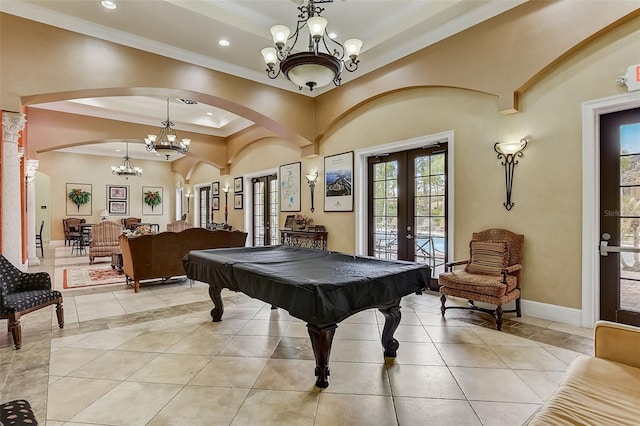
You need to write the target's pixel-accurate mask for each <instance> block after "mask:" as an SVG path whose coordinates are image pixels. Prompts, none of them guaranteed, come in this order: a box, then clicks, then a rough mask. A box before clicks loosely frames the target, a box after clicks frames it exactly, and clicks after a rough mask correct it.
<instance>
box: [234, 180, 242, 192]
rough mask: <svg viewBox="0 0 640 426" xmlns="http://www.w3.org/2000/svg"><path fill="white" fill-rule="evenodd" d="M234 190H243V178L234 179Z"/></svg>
mask: <svg viewBox="0 0 640 426" xmlns="http://www.w3.org/2000/svg"><path fill="white" fill-rule="evenodd" d="M233 192H242V178H241V177H237V178H235V179H234V180H233Z"/></svg>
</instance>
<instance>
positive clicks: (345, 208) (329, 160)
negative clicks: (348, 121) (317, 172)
mask: <svg viewBox="0 0 640 426" xmlns="http://www.w3.org/2000/svg"><path fill="white" fill-rule="evenodd" d="M324 211H325V212H352V211H353V151H349V152H344V153H342V154H336V155H329V156H326V157H324Z"/></svg>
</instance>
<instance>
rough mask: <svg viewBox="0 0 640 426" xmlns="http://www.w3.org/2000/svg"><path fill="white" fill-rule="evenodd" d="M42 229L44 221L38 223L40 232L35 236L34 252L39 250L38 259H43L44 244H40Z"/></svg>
mask: <svg viewBox="0 0 640 426" xmlns="http://www.w3.org/2000/svg"><path fill="white" fill-rule="evenodd" d="M42 229H44V220H43V221H42V222H41V223H40V232H38V233H37V234H36V250H37V249H40V254H41V256H40V257H44V244H42Z"/></svg>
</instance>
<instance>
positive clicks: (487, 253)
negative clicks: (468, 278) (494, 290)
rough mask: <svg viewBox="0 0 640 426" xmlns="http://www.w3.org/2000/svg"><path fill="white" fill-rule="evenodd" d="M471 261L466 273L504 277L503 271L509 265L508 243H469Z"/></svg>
mask: <svg viewBox="0 0 640 426" xmlns="http://www.w3.org/2000/svg"><path fill="white" fill-rule="evenodd" d="M469 249H470V251H471V257H470V261H469V263H468V264H467V266H466V268H465V271H466V272H468V273H470V274H482V275H502V269H503V268H506V267H507V266H508V264H509V255H508V252H509V251H508V244H507V242H506V241H477V240H471V242H470V243H469Z"/></svg>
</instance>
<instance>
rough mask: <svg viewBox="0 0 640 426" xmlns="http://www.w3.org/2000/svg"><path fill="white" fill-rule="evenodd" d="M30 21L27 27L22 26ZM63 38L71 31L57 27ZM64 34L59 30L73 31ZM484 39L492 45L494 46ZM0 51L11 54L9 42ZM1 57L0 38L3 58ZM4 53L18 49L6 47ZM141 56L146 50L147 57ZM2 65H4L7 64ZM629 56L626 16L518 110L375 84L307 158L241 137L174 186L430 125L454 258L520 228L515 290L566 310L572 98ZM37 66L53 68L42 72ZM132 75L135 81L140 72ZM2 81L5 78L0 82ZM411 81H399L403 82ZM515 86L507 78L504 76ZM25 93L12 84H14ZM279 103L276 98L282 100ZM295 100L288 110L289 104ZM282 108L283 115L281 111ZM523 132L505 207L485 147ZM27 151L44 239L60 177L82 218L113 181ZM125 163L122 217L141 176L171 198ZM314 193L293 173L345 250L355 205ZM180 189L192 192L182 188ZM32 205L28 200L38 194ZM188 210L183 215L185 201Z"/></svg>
mask: <svg viewBox="0 0 640 426" xmlns="http://www.w3.org/2000/svg"><path fill="white" fill-rule="evenodd" d="M15 21H16V20H14V19H13V18H12V19H11V20H10V22H11V23H12V25H13V26H12V29H13V31H15V32H16V33H18V34H20V33H21V32H22V31H23V30H21V29H20V26H19V24H20V23H18V22H15ZM31 26H32V25H31V24H30V25H29V27H31ZM557 30H558V31H560V30H559V29H557ZM57 32H58V31H57V30H56V33H57ZM60 36H61V35H60ZM64 36H65V37H71V36H70V35H68V34H65V35H64ZM548 36H549V37H553V31H550V30H549V31H548ZM75 37H76V36H73V37H71V38H73V39H75ZM98 44H100V45H102V44H103V43H102V42H100V43H98ZM19 47H20V48H24V49H27V48H28V47H29V44H24V45H22V44H21V45H20V46H19ZM493 48H494V49H495V48H496V46H493ZM12 49H13V50H14V51H15V50H16V47H14V48H12ZM18 50H19V49H18ZM118 50H120V49H118ZM27 53H28V51H27V50H25V51H24V52H19V55H25V54H27ZM125 53H126V55H125V56H127V57H128V56H131V55H133V54H132V52H130V51H129V50H128V49H127V51H126V52H125ZM4 55H5V51H4V44H3V59H4ZM15 55H16V56H17V57H19V55H18V53H16V54H15ZM523 55H526V53H523ZM142 56H144V57H147V56H148V54H144V55H142ZM517 61H518V57H514V58H513V62H517ZM6 62H9V61H3V64H5V65H6ZM63 62H64V63H65V64H66V65H65V66H67V67H69V66H72V63H73V61H63ZM67 62H68V63H67ZM12 63H13V65H14V66H15V64H16V63H17V62H16V61H13V62H12ZM637 63H640V18H635V19H633V20H631V21H629V22H627V23H626V24H624V25H622V26H621V27H619V28H618V29H616V30H614V31H612V32H610V33H608V34H606V35H605V36H603V37H601V38H600V39H597V40H596V41H595V42H593V43H591V44H589V45H587V46H586V47H584V48H581V49H580V50H578V51H577V53H575V54H573V55H572V56H569V57H568V58H566V59H565V61H564V62H562V63H560V64H559V65H558V66H557V67H556V68H554V69H553V70H552V71H550V72H548V73H547V74H546V75H545V76H544V77H542V78H539V79H536V83H535V84H533V85H532V86H531V87H528V88H527V91H526V92H524V93H522V94H520V96H519V99H520V105H519V107H520V108H519V109H520V112H519V113H517V114H513V115H502V114H500V112H499V110H500V106H499V100H498V98H497V96H495V95H491V94H487V93H481V92H477V91H470V90H463V89H454V88H447V87H435V86H433V87H419V88H411V89H407V90H399V91H396V92H393V93H386V94H380V93H376V94H375V95H376V96H375V97H370V98H368V99H366V101H364V102H358V103H357V106H356V107H354V109H353V110H350V111H349V112H348V113H346V114H344V115H340V116H341V117H342V118H340V119H339V120H338V121H337V122H336V123H334V124H333V125H332V126H330V127H329V128H328V129H324V128H323V129H322V133H323V138H322V139H321V140H320V141H319V154H320V155H319V156H317V157H311V158H301V157H300V151H299V146H297V145H295V144H292V143H291V140H289V141H288V142H284V138H282V139H280V138H267V139H260V140H257V141H254V143H252V144H250V145H248V146H246V145H242V146H243V147H244V148H243V149H241V150H239V151H238V152H237V153H235V151H234V155H233V162H232V164H231V173H230V174H229V175H224V176H219V172H218V171H217V169H215V168H213V167H211V166H207V165H204V164H200V165H198V166H197V167H196V169H195V171H194V173H193V174H192V175H191V176H190V179H189V181H188V182H185V183H184V186H185V188H189V187H191V188H192V187H193V185H194V184H198V183H204V182H207V183H209V182H212V181H216V180H218V179H219V181H220V182H221V187H223V186H224V185H225V184H227V183H228V184H229V185H230V186H232V183H233V178H234V177H239V176H248V175H252V174H254V173H257V172H258V171H262V170H268V169H273V168H277V167H278V166H280V165H283V164H288V163H292V162H295V161H301V163H302V173H303V174H304V173H306V172H312V171H314V170H318V171H320V173H322V171H323V170H322V169H323V157H324V156H327V155H332V154H337V153H341V152H345V151H350V150H354V151H355V150H358V149H360V148H368V147H374V146H377V145H380V144H386V143H390V142H397V141H402V140H406V139H409V138H414V137H418V136H423V135H429V134H433V133H438V132H442V131H453V133H454V138H455V148H454V149H455V167H454V170H453V173H454V177H455V191H454V197H455V217H454V218H453V220H454V228H455V233H454V235H453V236H452V241H453V242H454V244H455V257H456V258H463V257H465V256H466V254H467V244H468V241H469V238H470V236H471V233H472V232H474V231H477V230H481V229H484V228H488V227H494V226H499V227H504V228H508V229H511V230H513V231H516V232H521V233H523V234H525V237H526V243H525V244H526V246H525V264H526V265H525V271H524V281H523V295H524V298H525V299H528V300H532V301H538V302H543V303H548V304H553V305H560V306H565V307H569V308H580V304H581V214H582V210H581V209H582V206H581V202H582V200H581V190H582V186H581V183H582V181H581V179H582V178H581V176H582V162H581V150H582V134H581V125H582V122H581V104H582V102H584V101H585V100H590V99H598V98H602V97H607V96H613V95H616V94H619V93H622V92H623V91H624V88H621V87H619V86H617V85H616V84H615V79H616V77H617V76H618V75H620V74H622V73H624V71H625V70H626V67H627V66H629V65H632V64H637ZM74 64H75V63H74ZM402 65H403V66H404V67H407V64H406V61H403V64H402ZM73 66H74V67H75V65H73ZM432 66H437V64H432ZM45 68H46V67H45ZM3 69H4V68H3ZM32 69H38V67H32ZM189 69H191V67H189ZM420 70H422V68H420ZM68 71H69V72H70V73H71V72H72V71H73V72H75V73H76V74H77V71H76V70H75V69H74V70H72V69H68ZM47 72H53V71H52V70H51V69H47ZM424 72H426V70H425V71H424ZM508 73H509V69H508V68H504V67H503V68H500V69H495V66H492V64H491V63H487V64H485V67H484V68H483V69H482V72H481V73H480V72H479V75H480V77H483V76H488V75H490V76H494V77H493V78H496V77H495V76H498V77H499V76H504V75H505V74H508ZM161 77H162V76H155V77H154V78H155V80H154V81H155V84H156V85H157V86H158V87H160V86H162V85H163V84H164V83H166V82H164V80H163V78H161ZM16 78H17V77H16ZM136 78H140V79H142V80H144V79H143V78H142V76H137V77H136ZM371 78H373V77H371ZM483 78H484V77H483ZM44 80H46V78H45V79H43V78H38V81H39V84H40V85H41V86H38V88H39V89H38V88H36V89H29V90H41V91H43V92H51V91H54V90H64V89H67V90H72V89H78V90H80V89H82V87H79V83H77V82H75V80H73V79H70V78H68V77H67V80H73V81H74V82H73V84H71V82H67V83H65V84H67V85H70V86H69V87H67V86H64V87H58V86H56V87H53V88H49V89H47V87H49V86H47V85H46V81H44ZM358 80H359V79H356V80H354V81H353V82H351V83H349V85H348V86H349V87H350V88H351V89H350V90H342V91H341V89H338V90H337V91H336V92H334V93H333V94H332V95H331V96H330V97H334V96H339V95H340V94H345V96H346V94H348V93H349V92H350V91H351V90H355V89H352V88H353V87H354V85H357V82H358ZM364 80H366V78H364ZM7 81H8V80H6V79H5V78H4V76H3V81H2V84H3V93H5V92H6V93H8V92H9V91H11V90H14V87H13V86H11V87H8V86H10V84H8V83H7ZM127 81H128V80H127ZM9 83H12V81H11V80H9ZM413 83H414V82H412V81H409V82H408V84H409V85H410V86H412V85H413ZM525 83H527V82H524V81H523V82H520V83H518V84H521V85H525ZM24 84H27V83H21V85H18V86H17V89H15V90H18V89H20V88H21V87H22V88H23V86H24ZM86 84H87V85H88V86H91V85H92V84H94V83H92V82H86ZM141 84H142V83H141ZM514 84H515V83H514ZM123 85H124V86H126V85H127V84H126V81H123ZM76 86H78V87H76ZM169 86H170V85H169ZM346 87H347V85H345V88H346ZM516 87H519V86H517V84H516ZM189 89H190V90H193V91H197V90H202V91H209V90H210V91H213V92H215V89H213V88H210V86H206V87H204V88H194V87H191V88H189ZM189 89H187V90H189ZM25 90H26V89H24V88H23V89H22V91H21V93H23V92H25ZM18 91H19V90H18ZM356 91H357V90H356ZM365 92H366V91H365V90H364V89H363V90H361V91H360V93H359V94H358V96H362V95H363V93H365ZM330 93H331V92H330ZM378 95H380V96H379V97H378ZM208 96H212V95H208ZM287 96H288V95H287ZM367 96H372V95H367ZM14 97H15V96H14ZM3 102H4V101H3ZM283 103H284V102H281V103H278V105H279V106H282V104H283ZM296 105H297V104H294V106H291V107H289V109H292V110H296ZM325 107H327V108H330V107H331V105H329V106H327V105H325ZM282 109H286V108H285V107H283V108H282ZM345 109H347V108H342V109H340V111H341V112H342V111H344V110H345ZM305 111H306V109H305ZM316 112H319V111H316ZM341 112H340V113H336V114H341ZM282 114H283V115H285V116H286V113H285V112H283V113H282ZM316 118H317V117H316ZM307 121H308V120H307ZM294 127H295V126H294ZM316 131H317V129H316ZM300 133H301V134H305V135H308V134H311V133H312V132H311V130H309V129H307V128H306V127H305V129H302V130H300ZM525 136H526V137H528V138H530V140H531V142H530V145H529V146H528V148H527V149H526V151H525V154H524V157H523V158H522V159H521V160H520V164H519V165H518V166H517V169H516V176H515V183H514V192H513V201H514V202H515V206H514V208H513V210H512V211H510V212H507V211H506V210H505V209H504V207H503V206H502V203H503V202H504V197H505V194H504V177H503V169H502V168H501V166H500V161H499V160H498V159H497V158H496V154H495V152H494V151H493V148H492V147H493V144H494V143H495V142H496V141H505V140H511V139H516V140H517V139H520V138H521V137H525ZM38 159H39V160H40V161H41V163H40V169H39V171H40V172H42V173H45V174H46V175H48V176H49V177H50V178H51V203H52V205H51V207H50V208H51V210H50V215H51V223H52V227H51V236H52V239H61V238H62V225H61V219H62V217H65V216H66V214H65V211H64V206H65V204H64V201H63V200H65V198H64V197H65V194H64V191H65V188H64V184H65V183H66V182H83V183H91V184H93V191H94V204H93V217H91V218H88V221H89V222H95V221H97V220H98V217H97V214H98V212H99V211H100V209H102V208H103V207H104V204H103V203H104V202H105V201H104V200H105V197H106V196H105V193H104V191H105V186H106V184H107V183H114V184H117V183H122V182H123V180H121V178H116V177H114V176H111V174H110V169H109V166H110V165H112V164H118V163H119V159H117V158H113V159H107V160H105V159H103V158H102V159H101V158H98V157H93V156H73V155H70V154H59V153H41V154H39V156H38ZM136 165H139V166H141V167H143V168H144V170H145V175H144V177H143V179H142V180H141V181H136V180H134V179H129V181H127V182H125V184H127V185H130V187H131V188H132V191H131V193H130V200H132V204H131V210H130V214H131V215H139V213H140V210H141V201H140V200H141V193H140V186H142V185H143V184H145V185H146V184H147V182H149V183H148V184H150V185H151V184H152V185H157V186H163V187H164V188H165V197H167V196H169V197H170V199H171V200H172V199H173V196H174V194H175V185H176V184H177V183H178V182H177V181H176V180H175V179H174V177H172V174H171V172H170V170H169V166H168V165H167V163H156V162H148V163H146V162H141V164H138V162H137V161H136ZM134 182H136V183H134ZM356 184H357V183H356ZM136 188H137V189H136ZM323 190H324V188H323V187H322V184H321V183H320V184H319V185H318V187H317V188H316V212H315V213H313V214H311V213H310V212H309V206H310V201H309V192H308V190H307V187H306V185H305V182H304V178H303V179H302V213H304V214H306V215H308V216H311V217H313V219H314V223H316V224H323V225H325V226H326V227H327V229H328V231H329V234H330V236H329V247H330V249H332V250H340V251H345V252H353V251H354V250H355V243H354V237H355V214H354V213H325V212H324V211H323V206H322V195H321V194H322V192H323ZM136 191H137V192H136ZM191 191H192V192H193V189H191ZM248 191H249V188H248V186H247V185H246V186H245V191H244V193H245V195H246V194H247V193H248ZM221 196H222V194H221ZM192 203H193V201H192ZM36 205H40V204H39V203H38V201H36ZM221 205H222V209H223V208H224V201H223V197H221ZM229 205H230V208H229V223H230V224H232V225H233V226H234V228H236V229H245V227H246V226H245V224H244V221H243V219H244V217H243V211H240V210H234V209H233V193H230V195H229ZM245 205H246V200H245ZM191 208H192V212H193V209H194V205H193V204H192V206H191ZM173 209H174V207H173V201H170V202H169V203H168V205H165V209H164V215H163V217H162V218H158V217H157V216H155V217H150V218H143V219H144V220H145V221H147V220H148V221H151V222H160V219H162V224H163V226H164V225H165V224H166V222H167V221H169V220H172V218H173V211H174V210H173ZM222 215H223V210H221V211H220V212H217V213H216V216H215V220H217V221H221V218H222ZM285 216H286V213H283V214H281V215H280V224H281V225H282V223H283V221H284V217H285ZM219 218H220V219H219ZM58 224H59V226H58Z"/></svg>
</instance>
